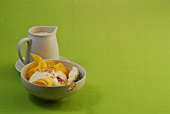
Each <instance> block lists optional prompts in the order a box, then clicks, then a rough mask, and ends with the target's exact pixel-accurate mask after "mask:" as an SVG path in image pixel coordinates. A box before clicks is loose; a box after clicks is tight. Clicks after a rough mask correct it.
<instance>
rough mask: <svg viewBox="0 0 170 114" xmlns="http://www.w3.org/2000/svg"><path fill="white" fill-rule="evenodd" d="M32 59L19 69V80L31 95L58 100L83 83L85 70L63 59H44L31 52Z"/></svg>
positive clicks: (71, 93) (78, 88)
mask: <svg viewBox="0 0 170 114" xmlns="http://www.w3.org/2000/svg"><path fill="white" fill-rule="evenodd" d="M31 56H32V57H33V59H34V61H33V62H31V63H29V64H27V65H26V66H24V67H23V69H22V70H21V82H22V85H23V86H24V88H25V89H26V90H27V91H28V92H30V93H31V94H32V95H34V96H36V97H38V98H40V99H42V100H44V101H48V102H58V101H61V100H64V99H66V98H67V97H69V96H71V95H73V94H74V93H77V92H78V91H79V90H81V89H82V87H83V86H84V84H85V81H86V70H85V69H84V68H83V67H82V66H81V65H79V64H77V63H74V62H70V61H65V60H52V59H51V60H50V59H48V60H46V59H42V58H41V57H40V56H38V55H36V54H32V53H31Z"/></svg>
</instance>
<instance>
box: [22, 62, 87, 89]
mask: <svg viewBox="0 0 170 114" xmlns="http://www.w3.org/2000/svg"><path fill="white" fill-rule="evenodd" d="M44 60H53V61H63V62H66V63H71V64H75V65H77V66H79V67H81V68H82V69H83V71H84V76H83V77H82V78H81V79H80V80H78V81H77V82H75V84H76V83H79V82H80V81H82V80H83V79H85V78H86V70H85V68H84V67H83V66H81V65H80V64H78V63H75V62H71V61H66V60H57V59H44ZM31 63H32V62H31ZM31 63H29V64H27V65H25V66H24V67H23V68H22V70H21V73H20V75H21V78H22V79H23V80H25V81H26V82H27V83H29V84H32V85H34V86H38V87H44V88H61V87H69V86H70V85H61V86H43V85H38V84H34V83H31V82H29V81H28V80H27V79H26V78H24V77H23V75H22V73H23V70H24V69H25V68H26V67H28V66H29V65H30V64H31Z"/></svg>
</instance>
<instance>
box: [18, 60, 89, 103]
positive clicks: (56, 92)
mask: <svg viewBox="0 0 170 114" xmlns="http://www.w3.org/2000/svg"><path fill="white" fill-rule="evenodd" d="M53 61H55V63H62V64H63V65H64V66H66V67H67V68H68V69H69V70H71V68H72V67H77V68H78V70H79V72H80V74H81V78H80V79H79V80H78V81H76V83H75V87H74V88H73V89H72V90H69V85H67V86H41V85H36V84H32V83H30V82H29V81H28V80H27V79H26V73H27V71H28V67H29V65H30V64H28V65H26V66H24V68H23V69H22V70H21V82H22V85H23V86H24V88H25V89H26V90H28V91H29V92H30V93H31V94H33V95H35V96H37V97H39V98H41V99H43V100H45V101H49V102H56V101H61V100H63V99H65V98H67V97H69V96H71V95H73V94H74V93H76V92H78V91H79V90H80V89H81V88H82V87H83V86H84V84H85V80H86V71H85V69H84V68H83V67H82V66H81V65H79V64H77V63H74V62H70V61H64V60H53Z"/></svg>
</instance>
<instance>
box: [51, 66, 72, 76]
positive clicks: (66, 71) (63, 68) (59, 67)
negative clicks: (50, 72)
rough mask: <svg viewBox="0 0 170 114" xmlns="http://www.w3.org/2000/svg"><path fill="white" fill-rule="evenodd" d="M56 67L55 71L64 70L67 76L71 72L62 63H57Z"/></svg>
mask: <svg viewBox="0 0 170 114" xmlns="http://www.w3.org/2000/svg"><path fill="white" fill-rule="evenodd" d="M54 68H55V71H62V72H63V73H64V74H65V75H66V76H68V74H69V72H70V71H69V70H68V69H67V68H66V67H65V66H64V65H63V64H62V63H58V64H56V65H55V66H54Z"/></svg>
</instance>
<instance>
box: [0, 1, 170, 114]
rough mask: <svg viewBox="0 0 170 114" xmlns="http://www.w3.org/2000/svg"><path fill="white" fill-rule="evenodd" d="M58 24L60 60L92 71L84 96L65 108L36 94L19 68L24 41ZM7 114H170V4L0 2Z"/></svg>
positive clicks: (0, 96) (1, 82)
mask: <svg viewBox="0 0 170 114" xmlns="http://www.w3.org/2000/svg"><path fill="white" fill-rule="evenodd" d="M36 25H51V26H52V25H57V26H58V27H59V29H58V32H57V40H58V43H59V50H60V55H61V56H64V57H66V58H68V59H69V60H71V61H74V62H76V63H79V64H81V65H82V66H83V67H84V68H85V69H86V71H87V80H86V84H85V86H84V87H83V89H82V90H81V91H79V92H78V93H76V94H75V95H73V96H71V97H70V98H69V99H68V100H66V101H63V102H60V103H46V102H43V101H41V100H39V99H37V98H35V97H34V96H32V95H30V94H29V93H28V92H27V91H26V90H25V89H24V88H23V87H22V85H21V80H20V76H19V72H18V71H17V70H16V69H15V62H16V61H17V60H18V59H19V58H18V55H17V44H18V41H19V40H20V39H21V38H23V37H26V36H27V34H28V29H29V28H30V27H32V26H36ZM0 77H1V79H0V113H1V114H6V113H10V114H14V113H16V114H18V113H31V114H54V113H55V114H57V113H58V114H60V113H62V114H68V113H69V114H80V113H81V114H103V113H108V114H169V113H170V2H169V1H168V0H1V2H0Z"/></svg>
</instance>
